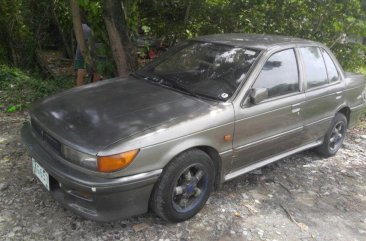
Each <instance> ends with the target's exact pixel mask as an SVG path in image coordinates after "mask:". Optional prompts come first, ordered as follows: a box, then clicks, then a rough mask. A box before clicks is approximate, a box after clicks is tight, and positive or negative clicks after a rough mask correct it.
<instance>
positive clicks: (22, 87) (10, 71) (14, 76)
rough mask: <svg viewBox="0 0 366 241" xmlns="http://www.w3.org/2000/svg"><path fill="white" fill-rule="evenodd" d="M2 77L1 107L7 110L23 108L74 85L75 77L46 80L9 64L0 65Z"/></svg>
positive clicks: (0, 88)
mask: <svg viewBox="0 0 366 241" xmlns="http://www.w3.org/2000/svg"><path fill="white" fill-rule="evenodd" d="M0 79H1V81H0V91H1V95H0V107H1V109H4V110H5V111H7V112H15V111H18V110H22V109H24V108H26V107H28V106H29V105H30V104H31V103H32V102H33V101H35V100H37V99H40V98H43V97H46V96H48V95H50V94H52V93H55V92H57V91H60V90H63V89H66V88H70V87H72V85H73V79H72V80H71V79H65V78H57V79H52V80H44V79H41V78H38V77H36V76H32V75H30V74H29V73H26V72H24V71H21V70H20V69H18V68H12V67H9V66H7V65H0Z"/></svg>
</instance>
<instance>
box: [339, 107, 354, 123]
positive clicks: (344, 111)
mask: <svg viewBox="0 0 366 241" xmlns="http://www.w3.org/2000/svg"><path fill="white" fill-rule="evenodd" d="M337 113H341V114H343V115H344V116H345V117H346V119H347V127H348V125H349V121H350V117H351V109H350V108H349V107H348V106H342V107H341V108H340V109H339V110H338V111H337Z"/></svg>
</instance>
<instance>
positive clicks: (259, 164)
mask: <svg viewBox="0 0 366 241" xmlns="http://www.w3.org/2000/svg"><path fill="white" fill-rule="evenodd" d="M321 143H322V142H321V141H316V142H312V143H310V144H307V145H305V146H302V147H300V148H296V149H294V150H291V151H289V152H285V153H282V154H280V155H277V156H274V157H271V158H268V159H265V160H263V161H260V162H257V163H255V164H252V165H249V166H246V167H244V168H242V169H239V170H237V171H234V172H231V173H229V174H227V175H225V181H228V180H231V179H233V178H235V177H238V176H240V175H243V174H244V173H247V172H250V171H253V170H254V169H257V168H260V167H263V166H265V165H268V164H270V163H272V162H275V161H278V160H280V159H282V158H284V157H287V156H290V155H292V154H295V153H297V152H301V151H304V150H306V149H310V148H313V147H315V146H318V145H320V144H321Z"/></svg>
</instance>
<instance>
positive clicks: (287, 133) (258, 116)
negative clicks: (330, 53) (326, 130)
mask: <svg viewBox="0 0 366 241" xmlns="http://www.w3.org/2000/svg"><path fill="white" fill-rule="evenodd" d="M300 83H301V82H300V76H299V69H298V64H297V55H296V52H295V50H294V49H293V48H289V49H285V50H281V51H278V52H275V53H273V54H272V55H271V56H270V57H269V58H268V59H267V60H266V62H265V64H264V66H263V67H262V70H261V71H260V73H259V75H258V77H257V78H256V80H255V81H254V83H253V85H252V88H267V89H268V93H269V97H268V99H266V100H264V101H263V102H260V103H259V104H252V103H250V101H249V98H247V99H246V100H245V101H244V103H245V104H244V105H243V106H241V107H237V109H236V110H235V117H236V120H235V136H234V142H233V146H234V160H233V166H232V170H233V171H235V170H238V169H241V168H243V167H245V166H248V165H250V164H252V163H254V162H257V161H260V160H263V159H266V158H269V157H271V156H273V155H276V154H280V153H282V152H286V151H288V150H291V149H294V148H296V147H298V146H299V145H301V144H302V137H301V135H302V134H303V125H302V121H301V115H300V111H301V108H302V104H303V101H304V97H305V96H304V93H303V92H302V88H301V84H300Z"/></svg>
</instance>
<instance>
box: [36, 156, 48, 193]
mask: <svg viewBox="0 0 366 241" xmlns="http://www.w3.org/2000/svg"><path fill="white" fill-rule="evenodd" d="M32 167H33V174H34V175H36V177H38V179H39V180H40V181H41V182H42V184H43V185H44V186H45V187H46V189H47V190H48V191H49V190H50V176H49V175H48V173H47V172H46V170H45V169H43V167H41V165H39V164H38V163H37V161H36V160H35V159H34V158H32Z"/></svg>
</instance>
